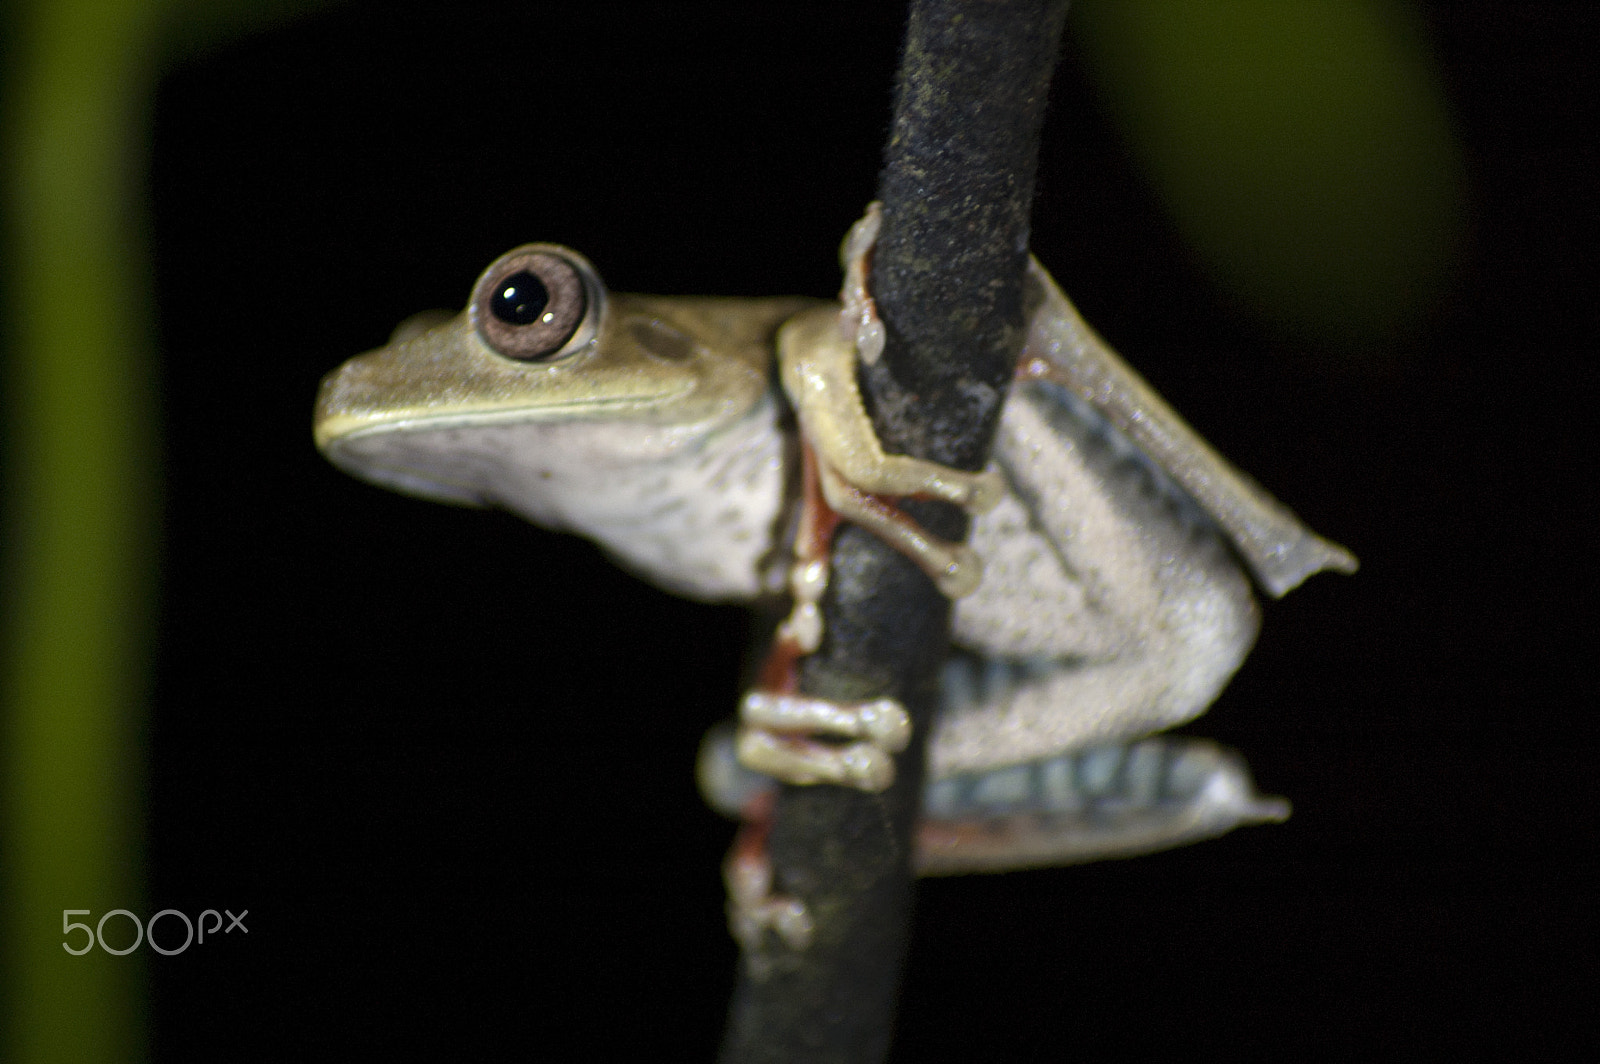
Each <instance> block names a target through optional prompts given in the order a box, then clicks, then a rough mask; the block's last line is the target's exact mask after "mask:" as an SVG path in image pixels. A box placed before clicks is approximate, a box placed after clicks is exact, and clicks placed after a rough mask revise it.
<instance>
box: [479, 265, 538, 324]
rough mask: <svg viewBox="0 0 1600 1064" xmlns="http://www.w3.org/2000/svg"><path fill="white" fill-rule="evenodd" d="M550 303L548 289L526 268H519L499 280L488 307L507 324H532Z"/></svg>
mask: <svg viewBox="0 0 1600 1064" xmlns="http://www.w3.org/2000/svg"><path fill="white" fill-rule="evenodd" d="M549 305H550V290H549V289H548V288H546V287H545V286H544V282H543V281H541V280H539V278H537V277H535V276H534V275H533V274H531V273H529V272H528V271H527V270H520V271H518V272H517V273H514V274H512V275H511V276H510V277H507V278H506V279H505V280H504V281H501V282H500V286H499V287H498V288H496V289H495V293H494V299H493V300H491V301H490V303H489V309H490V311H492V312H493V313H494V316H495V317H497V318H499V319H500V320H501V321H503V322H505V323H506V324H507V325H532V324H533V323H534V322H536V321H538V320H539V317H540V315H542V314H543V313H544V308H545V307H547V306H549Z"/></svg>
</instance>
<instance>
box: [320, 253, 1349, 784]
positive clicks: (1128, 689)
mask: <svg viewBox="0 0 1600 1064" xmlns="http://www.w3.org/2000/svg"><path fill="white" fill-rule="evenodd" d="M561 250H562V253H563V254H565V255H568V256H570V257H571V258H572V259H573V260H574V261H576V262H579V263H582V265H583V267H584V269H586V270H588V271H589V276H588V277H587V280H586V283H588V284H589V285H590V292H591V299H592V300H593V301H594V303H595V305H596V313H595V316H594V321H593V322H592V323H591V329H592V334H580V336H579V338H578V340H579V341H581V342H578V343H576V346H575V347H574V350H573V352H572V353H571V354H569V355H567V356H565V357H563V358H561V359H560V360H556V361H552V362H548V363H532V364H530V363H512V362H509V361H508V360H506V359H504V358H502V357H500V356H498V355H497V354H495V352H494V351H493V350H491V349H490V348H489V347H488V346H487V345H486V344H485V343H484V342H483V340H482V339H481V337H480V336H479V334H478V332H477V331H476V330H475V329H474V327H473V325H472V321H471V308H469V311H468V312H464V313H462V314H461V315H458V316H456V317H455V318H452V319H450V320H448V321H446V322H445V323H443V324H441V325H439V326H437V327H435V328H433V329H431V330H428V331H425V332H421V333H419V334H417V335H410V336H407V337H405V338H403V339H401V340H398V341H397V342H395V343H393V344H391V345H390V346H388V347H385V348H382V349H380V350H378V351H375V352H372V353H370V354H368V355H364V356H362V357H360V358H358V359H354V360H352V361H351V362H349V363H347V364H346V365H345V366H343V367H341V368H340V369H339V370H337V371H335V372H334V373H333V374H330V375H329V377H328V378H327V379H326V380H325V381H324V383H323V387H322V391H321V393H320V395H319V398H318V403H317V414H316V439H317V443H318V445H319V446H320V447H321V448H322V449H323V451H324V452H325V453H326V454H327V455H328V457H329V458H330V459H331V460H332V461H334V462H335V463H336V464H337V465H339V466H340V467H341V468H343V469H345V470H347V471H349V472H351V473H353V474H355V475H356V476H359V477H362V478H364V479H368V480H371V481H374V482H376V483H380V484H384V485H386V486H389V487H393V488H396V489H398V490H402V491H406V492H410V493H412V494H417V495H422V496H425V497H429V498H434V499H438V500H441V501H449V502H461V503H468V504H478V505H498V506H503V507H505V508H507V509H510V510H513V511H515V512H517V513H519V514H522V515H523V516H525V517H527V518H528V519H529V520H532V521H535V522H536V523H539V524H541V525H545V526H548V527H552V528H557V529H565V530H569V531H573V532H577V533H579V534H582V535H585V536H588V537H590V538H592V539H594V540H596V541H598V542H600V543H601V544H603V545H604V546H605V547H606V548H607V549H608V550H610V551H611V552H612V553H613V554H614V555H615V556H617V557H618V559H619V560H621V561H622V562H623V563H624V564H626V565H628V566H629V567H630V568H632V569H634V570H635V571H636V572H638V573H639V574H640V575H642V576H644V577H645V578H647V579H649V580H651V581H653V582H655V583H657V584H659V585H661V586H663V587H666V588H669V589H671V590H673V591H676V592H678V593H681V594H684V595H687V596H690V597H694V598H701V599H748V598H753V597H755V596H756V595H758V594H761V593H764V592H769V591H773V590H776V589H777V588H779V587H781V583H782V577H783V570H782V565H783V562H784V561H785V560H786V558H785V556H786V553H787V540H786V537H787V536H788V535H790V534H791V532H790V524H791V521H790V516H789V511H790V510H791V509H792V505H791V504H792V500H793V491H792V482H793V459H794V453H795V449H794V447H793V441H792V440H791V439H788V438H786V436H785V431H784V430H785V428H786V427H792V421H791V420H789V419H787V418H785V417H783V416H782V412H781V409H780V405H779V402H778V400H777V398H776V396H777V391H776V388H775V385H774V382H773V376H774V374H773V372H772V369H773V367H772V359H773V357H774V350H773V347H774V340H773V337H774V335H775V333H776V331H777V329H778V326H779V325H780V324H781V323H782V322H784V321H785V320H787V319H789V318H791V317H793V316H794V315H796V314H798V313H800V312H801V311H802V310H805V309H807V308H810V307H815V306H817V305H818V303H817V301H814V300H803V299H773V300H734V299H726V300H720V299H698V298H686V297H677V298H673V297H653V296H627V295H608V294H607V293H605V291H604V289H603V288H602V287H601V286H600V284H599V280H598V277H597V276H594V275H593V274H592V268H591V267H588V265H587V263H583V262H582V259H581V257H579V256H576V255H575V254H573V253H571V252H567V251H565V249H561ZM1030 276H1031V278H1032V281H1031V284H1032V288H1031V293H1032V294H1031V297H1030V304H1031V305H1032V307H1033V308H1034V310H1033V319H1032V321H1031V325H1030V348H1029V351H1028V353H1027V355H1026V356H1025V358H1024V367H1025V368H1026V367H1028V366H1030V365H1031V366H1032V371H1031V372H1030V373H1029V374H1027V379H1024V380H1021V381H1019V382H1018V385H1017V387H1016V389H1015V391H1014V393H1013V395H1012V397H1011V398H1010V400H1009V401H1008V403H1007V407H1006V410H1005V412H1004V415H1003V417H1002V421H1001V428H1000V436H999V439H998V441H997V444H996V452H995V463H994V464H995V468H997V469H998V470H999V471H1000V474H1001V475H1002V476H1003V478H1004V479H1005V481H1006V484H1007V494H1006V496H1005V498H1003V499H1002V500H1001V502H1000V503H999V505H998V506H996V507H995V509H993V510H992V511H990V512H989V513H986V514H983V515H981V516H980V517H979V518H978V519H977V520H976V522H975V525H974V529H973V538H972V543H973V546H974V547H975V548H976V550H977V552H978V553H979V555H980V556H981V557H983V559H984V563H985V570H986V575H985V577H984V579H983V582H982V584H981V586H980V587H979V588H978V590H977V592H976V593H975V594H973V595H971V596H970V597H967V598H963V599H961V600H959V601H958V602H957V604H956V608H955V619H954V638H955V641H956V643H957V645H958V646H961V647H964V648H966V649H968V650H970V651H972V652H973V653H976V654H978V655H981V656H983V657H986V658H997V659H1007V660H1013V661H1017V662H1025V663H1026V666H1027V667H1025V668H1015V669H1010V670H1002V672H1003V673H1004V675H1005V676H1006V677H1007V679H1006V681H1005V682H1004V683H996V684H994V685H992V688H990V689H985V690H982V691H981V692H980V693H979V695H977V696H975V695H974V694H973V690H972V688H971V686H970V685H966V686H965V687H964V686H963V685H961V684H954V685H952V690H951V693H950V694H949V696H948V697H947V705H946V709H945V710H944V712H943V714H942V716H941V721H940V724H939V727H938V730H937V731H936V733H935V735H934V736H933V741H932V747H931V754H930V757H931V767H932V769H933V771H934V774H935V775H936V776H948V775H950V774H952V773H959V772H970V771H974V770H982V769H986V768H991V767H994V766H998V765H1005V764H1011V763H1017V762H1023V761H1029V760H1036V759H1040V758H1045V757H1050V756H1052V755H1055V754H1059V753H1061V752H1063V751H1067V750H1073V749H1080V748H1083V747H1087V746H1092V745H1098V744H1103V743H1112V742H1119V741H1124V740H1127V739H1131V738H1134V737H1137V736H1140V735H1145V734H1149V733H1151V732H1154V731H1158V730H1160V729H1162V728H1165V727H1170V726H1172V725H1174V724H1177V723H1179V722H1181V721H1184V720H1187V719H1190V718H1192V717H1194V716H1196V715H1198V714H1199V713H1201V712H1203V711H1204V709H1205V707H1206V706H1207V705H1209V704H1210V702H1211V701H1212V700H1213V699H1214V698H1215V697H1216V695H1217V693H1218V692H1219V691H1220V690H1221V689H1222V687H1223V686H1224V685H1225V684H1226V683H1227V681H1228V679H1229V677H1230V676H1232V674H1233V672H1234V671H1235V669H1237V667H1238V665H1239V663H1240V662H1241V661H1242V660H1243V659H1244V656H1245V654H1246V653H1248V651H1249V648H1250V645H1251V642H1252V641H1253V639H1254V637H1255V632H1256V627H1257V612H1256V607H1255V604H1254V601H1253V599H1252V597H1251V593H1250V586H1249V580H1248V578H1247V577H1246V575H1245V573H1244V571H1243V569H1242V568H1241V567H1240V564H1239V562H1238V560H1237V559H1236V557H1235V555H1234V554H1233V553H1232V552H1230V550H1229V549H1228V547H1227V546H1226V545H1225V544H1224V542H1223V534H1224V532H1225V534H1226V535H1227V536H1228V538H1229V539H1230V540H1231V542H1232V544H1233V546H1234V547H1235V549H1237V550H1239V552H1240V555H1241V556H1242V557H1244V558H1245V559H1246V560H1248V561H1249V562H1250V564H1251V565H1252V567H1253V568H1254V569H1255V571H1256V572H1257V573H1258V574H1262V578H1263V579H1264V580H1265V581H1267V586H1268V587H1269V589H1270V590H1273V591H1274V592H1275V593H1276V592H1281V591H1282V590H1286V589H1287V587H1292V586H1293V585H1294V584H1296V583H1298V582H1299V580H1300V579H1303V578H1304V577H1305V576H1306V575H1309V573H1311V572H1315V571H1316V570H1317V569H1320V568H1328V567H1332V568H1350V567H1352V566H1353V564H1354V561H1353V559H1351V558H1350V557H1349V555H1348V554H1347V553H1346V552H1344V551H1343V550H1342V548H1338V547H1336V546H1335V545H1332V544H1327V543H1326V542H1325V541H1322V540H1320V539H1318V538H1317V537H1315V535H1314V534H1312V533H1310V532H1309V530H1306V529H1304V527H1303V526H1301V525H1300V524H1299V523H1298V521H1296V520H1295V519H1294V518H1293V515H1292V514H1289V513H1288V511H1286V510H1284V509H1283V508H1282V507H1281V506H1279V505H1278V504H1277V503H1276V502H1275V501H1274V500H1272V499H1271V498H1270V496H1267V495H1266V494H1265V492H1262V491H1261V490H1260V489H1259V488H1256V487H1254V486H1253V485H1252V484H1250V483H1249V482H1248V481H1247V480H1245V479H1244V478H1243V477H1241V476H1240V475H1239V474H1237V473H1236V472H1235V471H1233V470H1232V468H1231V467H1230V466H1228V465H1227V464H1226V463H1225V462H1223V461H1222V460H1221V459H1220V458H1218V457H1217V456H1215V454H1214V453H1213V452H1211V451H1210V450H1209V448H1207V447H1206V446H1205V444H1204V443H1203V441H1200V440H1199V439H1198V437H1195V436H1194V435H1193V433H1192V431H1191V430H1189V429H1188V428H1187V426H1185V425H1183V424H1182V422H1181V420H1178V419H1177V417H1176V415H1174V414H1172V413H1171V411H1170V410H1169V409H1167V408H1166V406H1165V404H1164V403H1161V402H1160V400H1159V398H1158V397H1154V393H1153V392H1150V391H1149V389H1148V386H1146V385H1144V384H1143V382H1142V381H1140V380H1139V379H1138V377H1137V376H1136V375H1135V374H1133V372H1132V371H1131V370H1129V369H1127V367H1126V366H1125V365H1124V364H1122V362H1121V361H1120V359H1118V358H1117V357H1116V355H1115V354H1114V353H1112V352H1111V351H1110V350H1109V349H1108V348H1105V347H1104V345H1103V344H1100V342H1099V341H1098V340H1097V339H1095V338H1094V337H1093V334H1092V333H1090V332H1089V331H1088V329H1087V326H1084V325H1083V324H1082V322H1081V320H1079V319H1078V318H1077V316H1076V312H1075V311H1072V310H1071V306H1070V304H1068V303H1066V301H1065V298H1064V297H1062V296H1061V295H1060V293H1059V291H1058V290H1057V289H1056V288H1055V285H1054V284H1053V283H1052V282H1051V281H1050V280H1049V278H1048V275H1046V274H1044V271H1043V270H1042V269H1040V268H1038V267H1037V264H1035V266H1034V268H1033V272H1032V274H1031V275H1030ZM783 357H784V358H786V359H787V358H805V357H808V352H807V351H803V350H801V351H785V352H784V353H783ZM1140 389H1143V391H1141V390H1140ZM1075 395H1084V396H1086V398H1087V400H1088V401H1087V402H1083V401H1080V400H1078V399H1076V398H1074V396H1075ZM1152 397H1154V398H1152ZM1117 425H1123V426H1125V427H1127V428H1128V435H1132V436H1135V437H1137V438H1138V439H1139V441H1140V446H1139V447H1137V448H1136V447H1135V446H1134V445H1133V444H1132V443H1130V442H1129V440H1128V439H1127V438H1126V437H1125V436H1124V435H1123V432H1122V430H1121V429H1119V428H1117V427H1116V426H1117ZM1141 449H1142V451H1143V452H1144V453H1141ZM1147 453H1153V454H1154V455H1155V457H1156V459H1157V460H1158V461H1159V463H1160V466H1161V467H1162V468H1164V469H1165V470H1166V471H1167V472H1170V473H1172V474H1173V477H1171V478H1169V477H1168V476H1167V475H1166V473H1164V472H1162V471H1161V469H1158V468H1157V466H1156V465H1155V464H1153V463H1152V462H1151V461H1150V459H1149V458H1147V457H1145V454H1147ZM1174 480H1177V481H1180V482H1182V487H1179V486H1178V485H1177V484H1175V483H1174ZM1197 498H1198V499H1200V500H1201V503H1203V504H1204V507H1203V508H1202V506H1201V505H1199V504H1197V503H1196V502H1195V501H1194V500H1195V499H1197ZM1241 514H1242V515H1243V516H1242V517H1241V516H1240V515H1241ZM1263 515H1265V517H1263ZM1213 519H1215V521H1216V523H1213ZM1219 525H1220V527H1221V529H1222V530H1223V531H1219ZM1262 529H1265V530H1266V531H1262Z"/></svg>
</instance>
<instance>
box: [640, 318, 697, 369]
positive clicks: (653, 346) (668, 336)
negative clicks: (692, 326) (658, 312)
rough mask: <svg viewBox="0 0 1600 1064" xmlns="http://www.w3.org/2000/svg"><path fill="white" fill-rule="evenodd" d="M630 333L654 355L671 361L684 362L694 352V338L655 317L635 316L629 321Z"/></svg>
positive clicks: (641, 345)
mask: <svg viewBox="0 0 1600 1064" xmlns="http://www.w3.org/2000/svg"><path fill="white" fill-rule="evenodd" d="M628 335H629V336H631V337H632V338H633V342H634V343H636V344H638V345H639V346H640V347H642V348H644V349H645V350H646V351H648V352H650V353H651V354H652V355H654V356H656V357H657V358H664V359H666V360H667V361H669V362H682V361H684V360H685V359H687V358H689V357H690V356H691V355H693V354H694V341H693V340H691V339H690V338H689V337H687V336H685V335H684V334H683V333H681V332H679V331H678V330H677V329H674V328H673V327H672V326H670V325H668V324H666V323H665V322H663V321H659V320H657V319H655V318H634V319H633V320H631V321H630V322H628Z"/></svg>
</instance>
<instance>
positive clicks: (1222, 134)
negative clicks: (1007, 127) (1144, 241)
mask: <svg viewBox="0 0 1600 1064" xmlns="http://www.w3.org/2000/svg"><path fill="white" fill-rule="evenodd" d="M1070 25H1071V26H1072V32H1074V33H1075V35H1076V37H1077V39H1078V41H1079V42H1080V43H1081V46H1082V48H1083V50H1084V52H1085V54H1086V55H1087V57H1088V60H1089V64H1090V68H1091V71H1092V76H1093V77H1094V78H1095V80H1096V82H1097V83H1098V85H1099V86H1100V88H1101V91H1102V94H1103V96H1104V99H1105V104H1106V107H1107V109H1108V110H1109V112H1110V113H1111V114H1112V116H1113V118H1114V119H1115V121H1116V122H1117V123H1118V124H1119V125H1120V126H1121V127H1122V129H1123V131H1124V134H1125V135H1126V137H1127V138H1128V141H1129V143H1130V144H1131V146H1132V149H1133V151H1134V153H1135V154H1136V156H1137V157H1138V158H1139V160H1140V161H1141V163H1142V164H1143V166H1144V167H1145V168H1146V170H1147V172H1148V174H1149V176H1150V180H1151V183H1152V184H1153V186H1154V187H1155V189H1156V190H1157V192H1158V193H1159V195H1160V196H1161V197H1162V199H1163V200H1164V201H1165V202H1166V204H1167V207H1168V209H1169V210H1170V211H1171V214H1172V217H1173V218H1174V219H1175V221H1176V223H1177V225H1178V228H1179V229H1180V231H1181V232H1182V233H1183V235H1184V236H1185V237H1186V238H1187V240H1188V241H1189V242H1190V244H1191V245H1192V247H1193V248H1194V250H1195V252H1196V255H1197V258H1198V259H1199V260H1200V261H1201V263H1202V264H1203V265H1204V266H1206V267H1207V268H1208V269H1209V270H1210V271H1211V272H1212V273H1213V275H1214V276H1215V278H1216V280H1217V282H1218V284H1219V285H1220V286H1222V287H1223V288H1224V289H1225V290H1226V291H1228V292H1229V293H1231V294H1232V295H1233V296H1234V297H1236V298H1237V299H1238V300H1240V301H1241V302H1243V303H1244V304H1245V305H1246V306H1248V307H1249V308H1250V309H1251V310H1252V311H1253V312H1254V313H1255V314H1257V315H1259V316H1260V317H1261V318H1263V319H1265V320H1266V321H1267V322H1269V323H1271V324H1273V325H1275V326H1277V327H1279V328H1282V329H1285V330H1287V331H1289V332H1292V333H1294V334H1297V335H1300V336H1303V337H1306V338H1312V339H1320V340H1322V341H1324V342H1329V343H1334V344H1345V345H1360V344H1365V343H1370V342H1384V341H1387V340H1391V339H1393V338H1394V337H1395V336H1396V334H1398V333H1402V332H1404V331H1405V330H1406V329H1408V328H1410V327H1413V326H1414V325H1415V324H1416V323H1417V322H1419V321H1420V320H1421V319H1422V318H1423V316H1424V315H1425V314H1426V313H1427V311H1428V310H1429V309H1430V308H1431V306H1432V305H1433V304H1434V303H1435V301H1436V300H1437V299H1438V297H1439V296H1440V294H1441V292H1442V291H1443V289H1444V288H1445V287H1446V285H1447V284H1448V282H1449V279H1450V276H1451V272H1452V267H1453V265H1454V262H1455V260H1456V258H1457V256H1458V253H1459V246H1460V243H1461V240H1462V234H1463V228H1464V218H1465V207H1464V194H1463V178H1462V164H1461V160H1460V153H1459V149H1458V148H1457V146H1456V143H1455V139H1454V136H1453V134H1452V130H1451V125H1450V120H1449V117H1448V114H1447V109H1446V104H1445V99H1444V93H1443V89H1442V87H1441V84H1440V80H1439V75H1438V72H1437V70H1436V69H1435V66H1434V64H1433V62H1432V60H1431V57H1430V56H1429V54H1428V51H1427V48H1426V45H1425V41H1424V36H1423V34H1422V32H1421V27H1420V25H1419V24H1418V21H1417V19H1416V17H1415V15H1414V13H1413V12H1412V11H1411V10H1410V9H1409V8H1408V7H1407V6H1405V5H1404V4H1402V3H1396V2H1391V0H1292V2H1288V0H1081V2H1080V3H1078V4H1076V5H1074V9H1073V13H1072V17H1071V22H1070Z"/></svg>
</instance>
